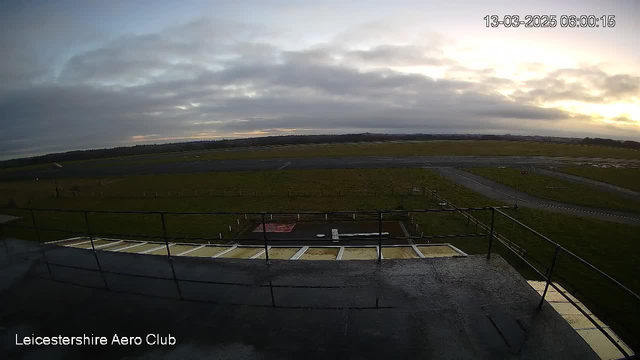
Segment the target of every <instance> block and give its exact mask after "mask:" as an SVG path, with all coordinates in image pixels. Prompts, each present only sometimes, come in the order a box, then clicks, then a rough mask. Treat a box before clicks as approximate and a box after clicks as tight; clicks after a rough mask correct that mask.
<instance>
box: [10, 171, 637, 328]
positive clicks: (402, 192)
mask: <svg viewBox="0 0 640 360" xmlns="http://www.w3.org/2000/svg"><path fill="white" fill-rule="evenodd" d="M511 170H513V169H511ZM517 175H518V176H521V175H520V174H519V172H518V173H517ZM531 175H533V174H530V175H527V176H531ZM2 185H3V186H4V187H3V188H2V191H0V199H1V200H2V201H3V202H4V201H6V200H7V197H13V198H16V199H19V204H20V205H22V206H31V207H40V208H64V209H93V210H165V211H274V212H275V211H291V212H295V211H302V210H317V211H331V210H370V209H400V208H404V209H420V208H434V207H438V206H439V205H438V200H436V199H433V198H432V197H431V196H429V194H427V195H421V194H420V195H418V194H416V195H407V189H408V188H409V187H413V186H416V187H419V188H420V187H423V186H424V187H427V188H428V189H432V190H436V191H437V193H438V194H440V195H441V196H443V197H445V198H446V199H448V200H449V201H452V202H453V203H454V204H456V205H457V206H486V205H500V203H499V202H496V201H493V200H489V199H487V198H485V197H483V196H481V195H479V194H477V193H475V192H473V191H471V190H469V189H467V188H464V187H462V186H460V185H457V184H455V183H453V182H451V181H449V180H447V179H444V178H442V177H440V176H438V175H437V174H436V173H434V172H432V171H428V170H423V169H368V170H308V171H272V172H236V173H207V174H180V175H153V176H128V177H119V178H102V179H61V180H60V181H59V185H60V186H61V187H63V188H64V189H65V190H68V189H70V188H71V187H74V186H77V188H78V189H79V193H80V194H84V195H80V196H73V197H63V198H60V199H55V198H53V197H52V193H53V192H52V191H53V190H52V189H53V188H52V186H53V184H52V183H51V182H43V181H25V182H17V183H3V184H2ZM182 189H184V190H185V191H186V192H187V193H188V192H193V191H199V192H200V193H201V194H205V195H200V196H185V197H180V196H175V195H174V196H171V197H168V196H162V197H146V198H140V197H135V198H132V197H130V196H129V197H123V196H120V197H110V196H103V197H100V196H97V195H96V194H97V193H98V192H103V193H105V194H107V193H111V194H112V193H130V192H132V191H134V192H137V193H139V192H141V191H149V192H153V193H155V191H158V192H160V193H162V192H167V191H175V192H178V191H181V190H182ZM219 189H258V190H259V193H258V194H259V195H258V196H252V195H243V196H237V195H234V196H208V195H206V194H207V193H206V192H205V190H211V191H214V190H219ZM391 189H394V192H393V194H392V193H391V191H390V190H391ZM317 190H322V191H326V192H325V193H324V196H322V195H318V192H317ZM363 190H367V191H369V192H370V193H369V195H367V193H363V192H362V191H363ZM269 191H272V192H279V195H272V194H271V193H269ZM283 191H284V193H283ZM288 191H294V194H293V195H292V196H288V195H287V193H288ZM338 191H339V192H340V193H341V195H337V194H336V192H338ZM91 192H93V193H94V196H90V194H91ZM296 192H299V193H304V192H311V193H312V194H313V195H311V196H300V195H295V193H296ZM373 192H377V193H378V194H385V195H372V193H373ZM87 194H89V195H87ZM249 194H251V192H249ZM320 194H322V193H320ZM363 194H364V195H363ZM138 196H139V195H138ZM5 212H6V211H5ZM9 212H10V213H13V214H17V215H19V216H23V217H24V219H23V220H21V221H19V222H18V223H19V224H23V225H29V224H30V217H29V216H30V214H29V213H27V212H25V211H23V210H20V209H14V210H11V211H9ZM509 213H510V214H511V215H513V216H515V217H516V218H517V219H520V220H521V221H523V222H524V223H526V224H528V225H529V226H531V227H533V228H534V229H538V230H539V231H540V232H542V233H543V234H544V235H546V236H548V237H550V238H551V239H553V240H554V241H556V242H558V243H559V244H561V245H563V246H565V247H566V248H567V249H569V250H570V251H573V252H575V253H576V254H578V255H580V256H582V257H583V258H585V259H586V260H587V261H589V262H591V263H592V264H594V265H596V266H598V267H599V268H601V269H602V270H604V271H605V272H607V273H608V274H610V275H611V276H613V277H614V278H616V279H618V280H620V281H621V282H622V283H624V284H625V285H626V286H628V287H630V288H631V289H633V290H634V291H636V292H639V291H640V279H639V278H638V277H637V276H636V274H637V264H638V263H639V262H640V253H639V252H638V250H639V248H640V245H639V242H638V240H640V237H639V236H638V234H639V233H640V232H639V230H640V228H638V227H634V226H627V225H620V224H615V223H609V222H605V221H597V220H592V219H585V218H580V217H575V216H569V215H563V214H556V213H548V212H545V211H540V210H533V209H523V208H520V209H517V210H509ZM474 215H475V216H477V217H478V218H479V219H481V220H482V221H483V222H485V223H490V213H488V212H483V213H474ZM496 216H497V217H496V225H495V230H496V231H497V232H498V233H500V234H503V235H504V236H506V237H507V238H509V239H510V240H512V241H513V242H514V243H516V244H517V245H519V246H521V247H522V248H524V249H526V251H527V256H528V257H529V258H530V259H536V260H538V261H539V263H536V265H537V266H538V268H539V269H540V270H542V271H543V272H544V270H545V268H546V267H548V266H549V265H550V264H551V258H552V255H553V247H552V246H550V244H548V243H546V242H544V241H543V240H541V239H539V238H538V237H536V236H534V235H532V234H531V233H529V232H527V231H524V230H523V229H522V228H520V227H519V226H515V225H513V223H511V222H509V221H507V220H506V219H505V218H504V217H502V216H498V215H496ZM415 218H416V220H417V223H418V225H419V228H418V229H415V226H412V225H411V224H410V223H409V224H408V227H409V229H410V230H411V231H412V233H413V234H420V232H423V233H424V234H426V235H434V234H451V233H472V232H474V231H475V226H474V224H472V223H471V224H470V223H467V220H466V219H464V218H463V217H462V216H460V215H459V214H457V213H453V212H450V213H437V214H434V213H431V214H418V215H415ZM166 220H167V222H166V225H167V231H168V233H169V236H176V237H182V236H191V237H208V238H215V237H217V236H219V234H220V233H222V235H223V236H224V238H225V239H228V238H229V237H232V236H234V235H236V234H238V233H239V232H240V231H242V230H244V229H246V228H247V227H248V226H249V225H250V221H248V220H244V217H243V216H242V215H241V216H209V215H207V216H204V215H197V216H196V215H180V216H177V215H167V219H166ZM238 220H240V222H241V225H240V226H237V221H238ZM249 220H250V219H249ZM36 221H37V223H38V225H39V226H41V227H47V228H56V229H72V230H75V231H78V232H84V231H85V230H86V227H85V222H84V218H83V215H82V214H81V213H53V212H46V213H45V212H43V213H41V212H38V213H37V215H36ZM89 221H90V225H91V231H92V232H93V233H94V234H100V233H103V234H104V233H122V234H127V233H130V234H135V235H152V236H157V237H160V236H161V235H162V228H161V223H160V221H159V215H157V214H152V215H123V214H95V213H93V214H90V215H89ZM229 225H232V231H229V230H228V226H229ZM5 231H6V233H7V235H11V236H17V237H21V238H29V239H35V238H36V234H35V232H33V231H31V230H22V229H15V228H6V229H5ZM41 236H42V238H43V239H44V240H53V239H56V238H64V237H68V235H66V234H63V233H57V232H52V231H46V232H41ZM130 238H131V237H130ZM225 241H228V240H225ZM431 242H450V243H452V244H453V245H455V246H457V247H459V248H460V249H462V250H463V251H465V252H467V253H470V254H485V253H486V251H487V240H486V238H482V237H477V238H465V239H442V240H431ZM494 251H495V252H498V253H500V254H502V255H503V257H505V258H506V259H507V260H508V261H510V262H511V263H512V264H513V265H514V266H515V267H516V268H517V269H518V270H519V271H520V272H521V273H522V274H523V276H525V277H527V278H532V279H537V278H536V277H535V276H534V273H533V272H532V271H530V270H527V268H526V267H524V266H522V264H521V262H519V261H518V260H517V259H515V258H514V257H513V256H512V255H510V253H508V252H507V251H506V250H505V248H504V247H503V246H501V245H500V244H499V243H498V242H494ZM557 275H559V279H563V280H565V281H568V282H569V283H570V284H571V285H572V286H573V287H575V288H577V289H578V290H579V293H578V297H579V298H581V299H582V300H584V301H587V302H588V303H589V304H590V305H591V304H593V307H592V310H594V311H595V312H596V314H597V315H598V316H600V317H601V318H602V319H603V320H605V321H606V322H608V323H609V324H610V325H612V326H614V329H616V331H618V332H619V333H620V330H622V327H621V326H620V325H619V324H620V323H622V324H624V325H625V327H627V328H631V329H640V317H638V316H630V315H629V314H636V313H637V304H635V303H633V302H632V301H630V300H629V298H628V297H627V296H626V295H624V294H623V293H620V292H619V291H618V290H617V289H615V288H613V287H611V286H610V284H609V283H608V282H606V281H604V280H603V279H602V278H601V277H599V276H598V275H597V274H596V273H594V272H593V271H592V270H591V269H589V268H587V267H585V266H583V265H581V264H580V263H577V262H576V261H575V260H572V259H571V258H570V257H568V256H566V255H562V256H561V257H560V258H559V262H558V265H557ZM589 300H590V301H592V302H589ZM596 304H597V306H596ZM635 331H637V330H635ZM622 332H624V330H622ZM627 335H628V334H627ZM631 335H632V337H631V338H640V337H638V336H635V335H638V334H637V333H635V334H634V333H632V334H631ZM629 338H630V337H629V336H627V337H626V339H629Z"/></svg>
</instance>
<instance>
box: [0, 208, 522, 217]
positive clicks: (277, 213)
mask: <svg viewBox="0 0 640 360" xmlns="http://www.w3.org/2000/svg"><path fill="white" fill-rule="evenodd" d="M491 208H492V207H491V206H485V207H470V208H443V209H407V210H351V211H347V210H344V211H288V212H268V211H259V212H256V211H247V212H245V211H136V210H89V209H60V208H15V207H13V208H12V207H0V209H5V210H28V211H32V210H33V211H51V212H71V213H84V212H87V213H95V214H148V215H152V214H166V215H262V214H267V215H297V214H300V215H351V214H371V215H377V214H378V213H383V214H402V213H413V212H415V213H426V212H455V211H461V210H462V211H483V210H491ZM495 208H497V209H512V208H514V207H513V206H498V207H495Z"/></svg>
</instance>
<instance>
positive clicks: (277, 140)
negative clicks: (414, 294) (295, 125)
mask: <svg viewBox="0 0 640 360" xmlns="http://www.w3.org/2000/svg"><path fill="white" fill-rule="evenodd" d="M392 140H396V141H398V140H422V141H427V140H510V141H537V142H554V143H570V144H587V145H600V146H609V147H621V148H631V149H640V143H638V142H636V141H618V140H611V139H600V138H585V139H576V138H565V137H553V136H519V135H510V134H506V135H479V134H477V135H473V134H472V135H463V134H372V133H362V134H345V135H285V136H267V137H256V138H246V139H230V140H210V141H191V142H180V143H166V144H151V145H135V146H126V147H114V148H107V149H95V150H75V151H68V152H64V153H53V154H47V155H41V156H34V157H28V158H20V159H12V160H5V161H2V162H0V168H11V167H18V166H28V165H38V164H48V163H53V162H65V161H75V160H88V159H100V158H107V157H118V156H131V155H146V154H156V153H167V152H180V151H193V150H208V149H225V148H229V149H230V148H240V147H252V146H272V145H294V144H318V143H325V144H326V143H345V142H370V141H392Z"/></svg>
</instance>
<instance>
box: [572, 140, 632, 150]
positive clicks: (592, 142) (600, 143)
mask: <svg viewBox="0 0 640 360" xmlns="http://www.w3.org/2000/svg"><path fill="white" fill-rule="evenodd" d="M580 143H581V144H584V145H598V146H611V147H621V148H629V149H635V150H640V142H637V141H631V140H626V141H618V140H612V139H601V138H584V139H582V141H580Z"/></svg>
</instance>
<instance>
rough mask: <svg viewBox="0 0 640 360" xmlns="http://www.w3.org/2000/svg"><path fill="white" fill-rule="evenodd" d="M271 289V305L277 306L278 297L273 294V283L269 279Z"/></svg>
mask: <svg viewBox="0 0 640 360" xmlns="http://www.w3.org/2000/svg"><path fill="white" fill-rule="evenodd" d="M269 290H270V292H271V306H273V307H276V299H275V297H274V296H273V283H272V282H271V280H269Z"/></svg>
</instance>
